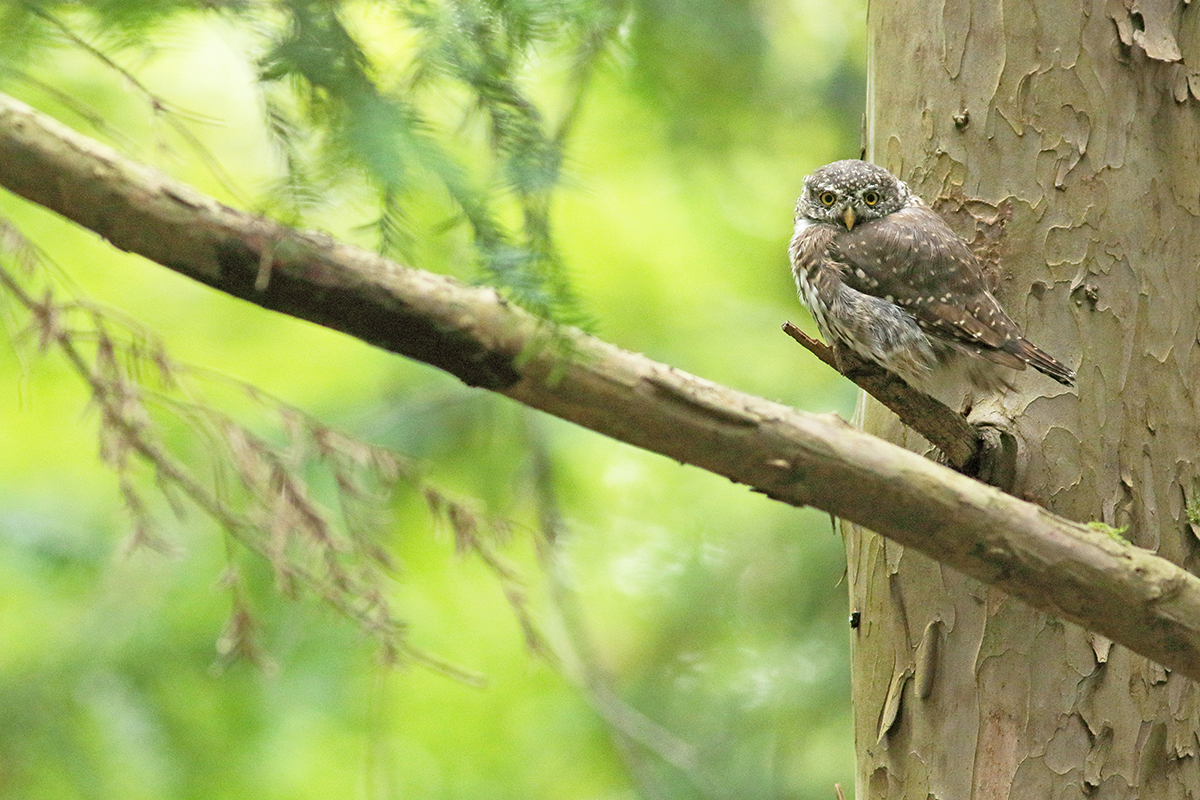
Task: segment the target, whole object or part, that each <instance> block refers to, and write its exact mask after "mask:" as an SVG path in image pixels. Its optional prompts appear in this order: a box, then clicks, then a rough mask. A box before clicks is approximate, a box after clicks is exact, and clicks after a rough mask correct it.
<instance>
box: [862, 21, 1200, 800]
mask: <svg viewBox="0 0 1200 800" xmlns="http://www.w3.org/2000/svg"><path fill="white" fill-rule="evenodd" d="M913 20H922V21H923V24H922V25H918V26H914V25H913V24H912V21H913ZM868 25H869V29H870V53H871V55H870V65H871V75H870V76H869V78H868V80H869V82H870V86H869V88H868V98H869V105H870V107H869V108H868V124H867V129H868V133H869V138H870V141H869V143H868V148H869V152H870V153H871V154H872V155H873V158H874V160H876V161H877V163H880V164H882V165H884V166H887V167H888V168H890V169H892V170H893V171H895V172H897V174H900V175H901V176H902V177H903V178H905V179H906V180H908V181H909V183H910V185H912V186H913V187H914V189H917V190H918V192H919V193H920V194H922V196H924V197H925V198H926V199H928V200H934V199H936V198H938V197H941V198H944V199H948V200H949V203H950V205H953V206H955V207H956V208H961V209H962V210H964V211H965V212H966V213H965V214H960V215H958V216H957V218H956V223H957V227H958V229H959V232H960V233H962V234H964V235H966V236H967V238H971V234H972V233H973V232H981V233H982V232H987V233H988V234H989V235H993V234H994V233H995V231H996V226H995V219H996V218H997V216H998V212H999V211H1000V210H1001V209H1008V215H1007V219H1006V220H1005V221H1004V224H1003V230H1002V233H1003V235H1002V236H1001V237H999V238H998V239H997V240H996V242H997V243H996V247H995V248H994V250H993V252H992V255H993V258H994V261H995V262H996V265H997V266H998V275H1000V276H1001V277H1002V280H1001V282H1000V285H999V287H998V291H997V294H998V296H999V297H1000V299H1001V301H1002V302H1003V303H1004V305H1005V307H1006V308H1007V309H1009V310H1010V311H1011V312H1013V315H1014V317H1015V318H1016V319H1017V320H1018V322H1020V323H1022V325H1023V327H1024V328H1025V330H1026V331H1028V332H1029V333H1030V336H1031V338H1033V339H1034V340H1036V341H1039V342H1045V343H1047V346H1048V347H1050V346H1052V349H1053V351H1054V352H1055V353H1060V354H1063V355H1069V354H1070V353H1072V352H1076V353H1080V354H1081V361H1082V363H1081V365H1080V368H1079V388H1078V392H1077V393H1076V394H1069V393H1060V394H1056V395H1055V396H1053V397H1046V396H1042V395H1041V394H1040V392H1039V391H1038V389H1039V388H1041V387H1040V385H1037V386H1035V385H1034V384H1033V383H1032V382H1022V383H1021V384H1020V386H1021V389H1022V391H1019V392H1017V393H1014V394H1011V395H1008V396H1006V397H1004V398H1003V399H1002V401H1001V402H999V403H997V404H996V405H995V407H993V408H990V409H984V410H983V413H985V414H987V415H992V416H993V417H994V418H996V419H997V420H999V421H1000V422H1002V423H1004V424H1007V425H1010V426H1011V430H1012V431H1013V432H1014V433H1015V435H1016V437H1017V439H1018V442H1019V447H1018V451H1019V457H1018V463H1017V465H1016V478H1015V484H1014V491H1015V492H1016V493H1017V494H1019V495H1021V496H1024V497H1028V498H1030V499H1034V500H1036V501H1037V502H1039V503H1041V504H1044V505H1046V506H1047V507H1048V508H1051V509H1053V510H1055V511H1057V512H1058V513H1061V514H1064V515H1066V516H1069V517H1072V518H1075V519H1092V520H1102V521H1104V522H1106V523H1108V524H1110V525H1112V526H1115V527H1118V528H1121V527H1124V526H1128V531H1129V533H1128V535H1129V536H1130V538H1131V539H1132V540H1133V541H1134V542H1135V543H1136V544H1139V545H1141V546H1143V547H1147V548H1151V549H1154V550H1156V551H1157V552H1158V553H1159V554H1160V555H1161V556H1163V557H1164V558H1167V559H1169V560H1170V561H1172V562H1173V563H1175V564H1178V565H1180V566H1182V567H1184V568H1187V569H1190V570H1192V571H1195V570H1196V569H1197V568H1198V567H1200V541H1198V539H1197V532H1196V524H1195V521H1194V520H1192V519H1189V511H1188V506H1189V505H1190V504H1191V505H1192V508H1193V510H1192V512H1191V513H1192V516H1193V517H1195V516H1196V508H1197V506H1196V505H1195V504H1196V499H1197V496H1198V494H1200V475H1198V474H1197V456H1198V455H1200V398H1198V397H1197V387H1198V386H1200V346H1198V342H1200V220H1198V219H1197V217H1198V216H1200V155H1198V154H1200V100H1197V99H1196V98H1197V95H1196V94H1194V93H1193V91H1192V90H1193V88H1200V82H1198V81H1197V80H1196V77H1195V75H1193V71H1195V72H1197V73H1200V8H1198V7H1197V4H1195V3H1192V4H1181V3H1176V2H1157V1H1154V0H1106V2H1104V3H1101V2H1091V3H1083V4H1078V3H1068V2H1061V0H1058V1H1056V2H1040V1H1039V2H1034V0H1021V1H1020V2H1011V3H992V2H986V1H985V0H939V1H938V2H934V0H904V1H903V2H901V1H900V0H891V1H890V2H884V3H872V5H871V9H870V14H869V20H868ZM999 216H1003V215H999ZM1056 342H1057V344H1055V343H1056ZM861 412H862V413H861V417H862V420H863V422H864V427H865V428H866V429H867V430H869V431H872V432H875V433H879V434H880V435H883V436H885V437H886V438H889V439H892V440H893V441H897V442H901V443H904V444H906V445H909V446H913V447H919V446H920V445H921V444H922V443H920V442H919V441H917V440H916V439H915V437H913V436H912V434H911V433H909V432H907V431H904V430H900V429H899V428H898V427H897V426H896V425H895V423H894V418H893V417H892V416H891V415H890V414H887V413H885V412H883V411H882V410H880V409H879V408H878V406H877V405H875V404H874V403H872V402H864V403H863V404H862V408H861ZM847 551H848V556H849V571H850V578H851V598H852V603H853V605H854V607H855V608H860V609H862V610H863V611H862V613H863V620H864V624H863V625H862V626H861V627H860V628H859V630H858V631H857V632H856V633H855V637H854V671H853V684H854V699H855V709H856V712H855V713H856V735H857V740H858V746H859V772H858V788H859V794H858V796H859V797H864V798H865V797H870V798H891V797H895V798H899V797H908V798H913V797H922V798H923V797H926V796H929V797H937V798H968V797H1006V798H1007V797H1014V798H1033V797H1053V798H1069V797H1085V796H1087V797H1104V798H1141V800H1150V799H1151V798H1166V797H1171V798H1176V797H1179V798H1182V797H1200V694H1198V693H1197V691H1196V687H1195V684H1194V683H1192V681H1190V680H1189V679H1188V678H1186V677H1184V675H1182V674H1179V673H1178V672H1172V671H1170V670H1165V669H1163V668H1162V667H1160V666H1158V665H1157V664H1154V663H1151V662H1148V661H1147V660H1145V659H1144V658H1142V657H1140V656H1138V655H1136V654H1134V653H1131V652H1130V651H1129V650H1127V649H1125V648H1124V647H1120V646H1116V647H1110V643H1109V642H1108V641H1107V640H1105V639H1104V638H1103V637H1100V636H1097V635H1096V634H1094V633H1089V632H1087V631H1085V630H1083V629H1081V628H1079V627H1076V626H1075V625H1073V624H1069V623H1064V622H1063V621H1061V620H1060V619H1059V618H1057V617H1056V616H1051V615H1046V614H1043V613H1034V612H1031V611H1030V610H1029V609H1026V608H1022V607H1021V606H1020V605H1019V604H1015V603H1013V602H1012V601H1011V599H1010V598H1007V597H1005V596H1003V595H1001V594H998V593H997V592H996V591H995V590H994V588H992V587H989V586H984V585H981V584H980V583H979V582H977V581H975V580H973V579H971V578H967V577H964V576H962V575H960V574H958V573H955V572H951V571H948V570H946V569H945V568H944V566H943V565H941V564H938V563H936V562H934V561H931V560H929V559H928V558H926V557H925V556H923V555H919V554H915V553H913V552H911V550H908V549H906V548H905V547H903V546H901V545H898V544H897V543H896V542H894V541H889V540H886V539H883V538H880V537H878V536H875V535H873V534H870V533H869V532H867V531H865V530H863V529H855V530H854V531H853V533H852V534H851V535H850V536H848V539H847ZM867 620H873V621H874V625H873V626H871V625H869V624H867ZM935 623H936V624H939V625H941V626H942V627H943V630H942V634H941V638H940V639H939V647H938V650H937V653H936V654H935V656H934V659H935V660H936V662H937V664H936V680H935V682H934V683H933V684H932V688H931V690H930V691H929V693H928V695H927V696H925V697H922V696H921V694H922V693H921V692H913V691H908V692H905V693H904V695H903V702H902V703H901V708H900V709H899V712H898V715H897V719H896V721H895V723H894V725H893V726H892V728H891V729H890V732H889V733H888V735H887V736H886V737H884V738H883V739H877V736H878V727H877V726H878V722H879V719H880V716H881V714H886V713H888V712H889V710H890V709H891V705H892V703H893V699H892V696H891V692H890V691H889V689H888V687H889V686H890V685H891V684H892V682H893V680H894V679H895V678H896V676H903V675H905V674H906V672H908V671H909V670H911V669H914V668H915V666H916V665H921V664H925V665H926V668H928V665H927V662H928V661H929V658H930V656H929V654H928V649H927V648H925V645H923V644H922V641H923V638H924V637H923V631H926V630H927V628H928V626H929V625H931V624H935ZM923 648H924V649H923ZM1193 678H1194V676H1193Z"/></svg>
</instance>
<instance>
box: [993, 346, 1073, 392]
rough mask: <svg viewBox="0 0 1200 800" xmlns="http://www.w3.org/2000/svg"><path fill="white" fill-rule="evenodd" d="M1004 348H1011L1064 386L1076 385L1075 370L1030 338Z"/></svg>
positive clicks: (1030, 364) (1013, 352)
mask: <svg viewBox="0 0 1200 800" xmlns="http://www.w3.org/2000/svg"><path fill="white" fill-rule="evenodd" d="M1004 349H1006V350H1010V351H1011V352H1012V354H1013V355H1015V356H1016V357H1017V358H1019V359H1021V360H1022V361H1024V362H1025V363H1026V364H1028V365H1029V366H1031V367H1033V368H1034V369H1036V370H1037V371H1038V372H1040V373H1042V374H1043V375H1049V376H1050V377H1051V378H1054V380H1056V381H1058V382H1059V383H1061V384H1062V385H1063V386H1074V385H1075V370H1073V369H1071V368H1070V367H1068V366H1067V365H1066V364H1063V363H1062V362H1060V361H1059V360H1058V359H1056V358H1054V357H1052V356H1051V355H1050V354H1049V353H1047V352H1045V351H1044V350H1041V349H1039V348H1038V347H1037V346H1036V345H1035V344H1034V343H1033V342H1031V341H1029V340H1028V339H1018V340H1016V341H1015V342H1013V343H1012V345H1011V346H1010V347H1006V348H1004Z"/></svg>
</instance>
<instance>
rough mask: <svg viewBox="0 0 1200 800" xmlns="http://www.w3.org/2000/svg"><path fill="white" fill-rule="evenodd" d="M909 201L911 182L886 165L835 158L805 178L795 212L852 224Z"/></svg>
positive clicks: (803, 216) (799, 216)
mask: <svg viewBox="0 0 1200 800" xmlns="http://www.w3.org/2000/svg"><path fill="white" fill-rule="evenodd" d="M910 202H912V192H910V191H909V188H908V186H907V185H906V184H905V183H904V181H902V180H900V179H898V178H897V177H895V176H894V175H892V173H890V172H888V171H887V170H886V169H884V168H883V167H877V166H875V165H874V164H869V163H867V162H866V161H857V160H847V161H835V162H833V163H832V164H826V165H825V166H823V167H821V168H820V169H818V170H817V171H816V172H814V173H813V174H812V175H809V176H808V177H807V178H805V179H804V194H802V195H801V196H800V200H799V202H798V203H797V204H796V216H797V219H805V220H808V221H810V222H829V223H832V224H834V225H840V226H841V227H843V228H853V227H854V226H855V225H861V224H862V223H864V222H869V221H871V220H873V219H879V218H880V217H886V216H887V215H888V214H891V213H893V212H895V211H899V210H900V209H902V208H904V207H905V206H906V205H908V204H909V203H910Z"/></svg>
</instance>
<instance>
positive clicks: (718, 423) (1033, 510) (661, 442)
mask: <svg viewBox="0 0 1200 800" xmlns="http://www.w3.org/2000/svg"><path fill="white" fill-rule="evenodd" d="M0 185H4V186H6V187H8V188H9V189H10V190H11V191H13V192H15V193H17V194H19V195H22V196H23V197H25V198H27V199H29V200H31V201H33V202H35V203H38V204H40V205H43V206H45V207H47V208H50V209H52V210H54V211H56V212H58V213H59V214H61V215H63V216H65V217H67V218H68V219H71V220H73V221H75V222H76V223H78V224H80V225H82V226H84V227H87V228H89V229H91V230H93V231H95V232H96V233H98V234H100V235H101V236H104V237H105V238H106V239H108V240H109V241H111V242H112V243H113V244H114V245H115V246H117V247H119V248H122V249H124V250H129V251H132V252H136V253H140V254H141V255H143V256H145V257H146V258H149V259H151V260H154V261H157V262H159V263H160V264H163V265H166V266H168V267H169V268H171V269H174V270H176V271H178V272H180V273H182V274H185V275H188V276H190V277H192V278H195V279H196V280H199V281H202V282H203V283H206V284H208V285H209V286H212V287H214V288H216V289H219V290H221V291H223V292H227V293H228V294H231V295H234V296H237V297H241V298H244V299H246V300H248V301H250V302H253V303H255V304H257V305H259V306H262V307H264V308H269V309H273V310H276V311H282V312H284V313H288V314H291V315H294V316H297V317H300V318H303V319H307V320H310V321H313V322H317V323H319V324H322V325H326V326H328V327H331V328H334V329H337V330H340V331H343V332H345V333H349V334H351V335H353V336H357V337H358V338H360V339H362V340H364V341H366V342H369V343H371V344H374V345H376V346H379V347H383V348H386V349H388V350H391V351H392V352H395V353H399V354H401V355H405V356H408V357H410V358H414V359H417V360H420V361H424V362H426V363H428V364H432V365H433V366H436V367H438V368H440V369H443V370H445V371H447V372H450V373H451V374H453V375H455V376H457V377H458V378H460V379H461V380H462V381H464V382H465V383H467V384H469V385H472V386H481V387H484V388H487V389H491V390H493V391H498V392H501V393H503V394H504V395H506V396H508V397H510V398H512V399H514V400H517V401H519V402H522V403H525V404H526V405H529V406H531V407H533V408H537V409H540V410H543V411H546V412H548V413H551V414H554V415H557V416H559V417H562V418H563V419H567V420H570V421H572V422H575V423H577V424H580V425H583V426H585V427H588V428H591V429H592V430H595V431H598V432H600V433H603V434H606V435H608V436H611V437H613V438H616V439H619V440H621V441H625V442H628V443H630V444H633V445H636V446H638V447H643V448H645V449H648V450H652V451H654V452H657V453H661V454H662V455H665V456H667V457H669V458H672V459H674V460H677V461H680V462H683V463H687V464H693V465H696V466H698V467H701V468H703V469H706V470H709V471H711V472H714V473H716V474H718V475H723V476H725V477H728V478H730V479H731V480H734V481H737V482H739V483H743V484H746V485H747V486H750V487H752V488H753V489H754V490H755V491H758V492H762V493H763V494H766V495H768V496H769V497H772V498H774V499H776V500H779V501H781V502H786V503H790V504H792V505H795V506H804V505H812V506H815V507H817V508H821V509H823V510H825V511H828V512H829V513H831V514H835V515H837V516H839V517H842V518H844V519H848V520H851V521H854V522H856V523H859V524H861V525H864V526H865V527H868V528H870V529H872V530H874V531H876V532H878V533H880V534H883V535H884V536H887V537H889V538H891V539H893V540H895V541H897V542H899V543H901V544H903V545H905V546H907V547H912V548H915V549H917V550H919V551H921V552H923V553H925V554H926V555H928V556H930V557H932V558H935V559H937V560H938V561H940V562H942V563H945V564H948V565H950V566H952V567H954V568H956V569H958V570H961V571H962V572H964V573H967V574H969V575H972V576H974V577H976V578H978V579H979V580H982V581H984V582H986V583H989V584H992V585H994V586H997V587H999V588H1001V589H1004V590H1005V591H1008V592H1009V593H1011V594H1013V595H1014V596H1016V597H1019V598H1021V599H1023V600H1024V601H1026V602H1028V603H1029V604H1030V605H1033V606H1035V607H1037V608H1039V609H1042V610H1044V611H1047V612H1050V613H1054V614H1057V615H1059V616H1061V617H1064V618H1066V619H1069V620H1072V621H1075V622H1078V623H1080V624H1082V625H1084V626H1086V627H1089V628H1091V629H1093V630H1095V631H1098V632H1099V633H1102V634H1104V635H1105V636H1107V637H1109V638H1111V639H1113V640H1114V641H1117V642H1119V643H1121V644H1124V645H1125V646H1127V647H1129V648H1131V649H1132V650H1134V651H1136V652H1138V653H1140V654H1142V655H1143V656H1146V657H1148V658H1151V659H1153V660H1155V661H1158V662H1159V663H1161V664H1163V665H1165V666H1168V667H1170V668H1173V669H1177V670H1179V671H1180V672H1182V673H1183V674H1185V675H1187V676H1189V677H1191V678H1193V679H1195V680H1200V578H1197V577H1195V576H1193V575H1191V574H1190V573H1188V572H1186V571H1184V570H1183V569H1181V568H1179V567H1177V566H1176V565H1174V564H1172V563H1171V562H1169V561H1167V560H1165V559H1162V558H1159V557H1157V556H1155V555H1154V554H1152V553H1151V552H1149V551H1147V550H1143V549H1141V548H1137V547H1133V546H1131V545H1128V544H1124V543H1122V542H1119V541H1116V540H1114V539H1113V538H1111V537H1109V536H1107V535H1105V534H1104V533H1102V532H1096V531H1091V530H1089V529H1088V528H1087V527H1086V526H1084V525H1080V524H1078V523H1075V522H1071V521H1069V520H1066V519H1063V518H1061V517H1056V516H1055V515H1053V514H1051V513H1050V512H1048V511H1046V510H1045V509H1042V508H1040V507H1038V506H1035V505H1033V504H1030V503H1026V502H1024V501H1021V500H1018V499H1016V498H1013V497H1010V496H1008V495H1005V494H1004V493H1002V492H1000V491H998V490H996V489H993V488H991V487H988V486H985V485H983V484H981V483H979V482H978V481H974V480H972V479H970V478H967V477H965V476H963V475H960V474H958V473H956V472H954V471H953V470H950V469H947V468H945V467H942V466H939V465H938V464H934V463H933V462H931V461H929V460H928V459H925V458H922V457H921V456H919V455H916V454H914V453H910V452H908V451H907V450H904V449H902V448H900V447H897V446H895V445H892V444H890V443H888V442H885V441H883V440H881V439H878V438H876V437H873V436H870V435H868V434H865V433H862V432H860V431H856V430H853V429H851V428H850V427H849V426H848V425H846V424H845V423H843V422H842V421H840V420H838V419H837V418H836V417H831V416H819V415H812V414H805V413H802V412H799V411H796V410H794V409H791V408H787V407H785V406H782V405H779V404H777V403H772V402H769V401H766V400H763V399H761V398H757V397H753V396H750V395H746V394H743V393H740V392H736V391H734V390H732V389H729V388H726V387H723V386H718V385H716V384H713V383H711V382H708V381H705V380H703V379H701V378H697V377H695V376H692V375H688V374H686V373H684V372H681V371H678V370H675V369H673V368H671V367H669V366H666V365H663V364H659V363H656V362H654V361H651V360H649V359H647V358H645V357H643V356H640V355H636V354H633V353H629V352H627V351H624V350H621V349H619V348H617V347H614V346H613V345H610V344H607V343H605V342H602V341H600V340H598V339H596V338H594V337H591V336H586V335H584V334H582V333H580V332H578V331H573V330H570V329H564V330H560V331H557V332H556V333H555V337H551V336H550V331H548V330H547V328H546V326H545V323H543V322H541V321H539V320H537V319H536V318H534V317H532V316H530V315H529V314H527V313H525V312H523V311H521V310H520V309H517V308H514V307H512V306H511V305H510V304H508V303H506V302H505V301H504V300H503V299H502V298H500V297H499V296H498V295H497V294H496V293H495V292H494V291H492V290H490V289H483V288H468V287H465V286H463V285H462V284H460V283H458V282H456V281H454V280H451V279H449V278H446V277H443V276H439V275H433V274H429V273H426V272H420V271H417V270H411V269H406V268H404V267H401V266H399V265H398V264H395V263H394V262H390V261H388V260H386V259H384V258H382V257H380V256H378V255H376V254H373V253H369V252H366V251H363V250H361V249H358V248H355V247H351V246H349V245H346V244H342V243H340V242H337V241H335V240H333V239H331V238H329V237H326V236H321V235H316V234H309V233H301V232H298V231H294V230H291V229H289V228H286V227H284V226H282V225H279V224H277V223H274V222H271V221H268V220H264V219H261V218H256V217H252V216H250V215H248V214H244V213H241V212H238V211H235V210H233V209H230V208H228V207H226V206H222V205H221V204H219V203H217V202H216V201H215V200H213V199H211V198H209V197H206V196H204V195H202V194H200V193H199V192H197V191H195V190H194V189H191V188H190V187H188V186H186V185H183V184H181V183H179V182H177V181H174V180H172V179H170V178H167V177H166V176H164V175H162V174H161V173H158V172H156V171H154V170H152V169H149V168H148V167H145V166H142V165H139V164H136V163H133V162H130V161H129V160H127V159H125V158H123V157H122V156H120V155H118V154H117V153H115V152H114V151H112V150H111V149H110V148H107V147H105V146H103V145H101V144H99V143H97V142H94V141H92V140H90V139H88V138H86V137H84V136H81V135H79V134H77V133H75V132H74V131H71V130H70V129H68V128H66V127H64V126H63V125H61V124H59V123H57V122H55V121H54V120H52V119H49V118H48V117H46V116H45V115H43V114H40V113H38V112H36V111H33V110H32V109H30V108H29V107H28V106H25V105H24V104H22V103H20V102H17V101H15V100H12V99H10V98H7V97H4V96H0ZM264 263H265V264H266V265H267V267H268V269H266V270H265V272H266V274H267V275H268V277H269V280H266V281H262V280H261V279H260V276H261V275H262V274H263V273H264ZM256 279H260V280H259V283H260V287H261V288H256V286H255V281H256ZM264 284H265V285H264ZM548 340H551V341H554V340H565V341H566V342H567V343H568V344H569V347H568V348H565V350H564V348H560V347H553V348H551V347H547V346H545V343H546V342H547V341H548ZM563 352H568V353H570V354H571V358H570V360H566V359H565V358H564V357H563V355H562V353H563Z"/></svg>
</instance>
